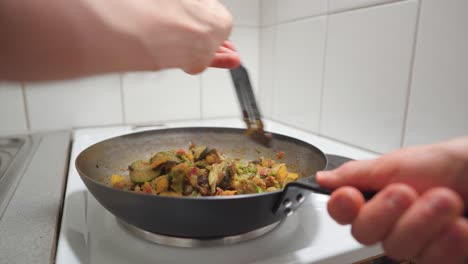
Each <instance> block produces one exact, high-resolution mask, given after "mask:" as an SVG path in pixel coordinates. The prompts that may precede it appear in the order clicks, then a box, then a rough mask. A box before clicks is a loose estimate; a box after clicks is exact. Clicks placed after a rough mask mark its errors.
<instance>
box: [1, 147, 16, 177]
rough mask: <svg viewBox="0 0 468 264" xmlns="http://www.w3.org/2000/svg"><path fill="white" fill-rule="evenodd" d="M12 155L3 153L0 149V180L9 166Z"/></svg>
mask: <svg viewBox="0 0 468 264" xmlns="http://www.w3.org/2000/svg"><path fill="white" fill-rule="evenodd" d="M12 159H13V155H12V154H11V153H10V152H7V151H3V150H1V149H0V179H1V178H2V176H3V174H4V173H5V171H6V170H7V168H8V166H9V165H10V162H11V160H12Z"/></svg>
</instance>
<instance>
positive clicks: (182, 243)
mask: <svg viewBox="0 0 468 264" xmlns="http://www.w3.org/2000/svg"><path fill="white" fill-rule="evenodd" d="M117 222H118V223H119V224H120V226H121V227H123V228H124V229H126V230H127V231H129V232H130V233H131V234H133V235H135V236H137V237H139V238H142V239H144V240H147V241H150V242H153V243H156V244H161V245H165V246H173V247H184V248H195V247H211V246H226V245H232V244H237V243H240V242H244V241H247V240H251V239H254V238H257V237H260V236H262V235H265V234H266V233H268V232H270V231H271V230H273V229H274V228H275V227H277V226H278V225H279V224H280V223H281V221H279V222H276V223H273V224H271V225H268V226H265V227H262V228H260V229H257V230H254V231H250V232H247V233H244V234H240V235H234V236H227V237H221V238H210V239H196V238H184V237H172V236H167V235H160V234H155V233H151V232H148V231H146V230H143V229H141V228H138V227H136V226H133V225H130V224H128V223H126V222H124V221H122V220H120V219H118V218H117Z"/></svg>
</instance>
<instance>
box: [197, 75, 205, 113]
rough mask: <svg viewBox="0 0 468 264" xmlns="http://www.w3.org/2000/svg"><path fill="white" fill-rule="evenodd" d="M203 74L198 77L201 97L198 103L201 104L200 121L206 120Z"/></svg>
mask: <svg viewBox="0 0 468 264" xmlns="http://www.w3.org/2000/svg"><path fill="white" fill-rule="evenodd" d="M202 75H203V74H200V76H199V77H198V89H199V93H198V95H199V96H200V98H199V100H198V102H199V103H200V107H199V109H200V119H201V120H204V117H203V77H202Z"/></svg>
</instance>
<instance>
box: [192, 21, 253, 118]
mask: <svg viewBox="0 0 468 264" xmlns="http://www.w3.org/2000/svg"><path fill="white" fill-rule="evenodd" d="M231 40H232V42H233V43H234V45H235V46H236V49H237V50H238V52H239V54H240V56H241V60H242V63H243V64H244V66H245V67H246V68H247V71H248V72H249V76H250V81H251V83H252V86H253V88H254V91H255V92H256V93H258V64H259V62H258V50H259V48H258V46H259V29H258V28H245V27H235V28H234V30H233V33H232V36H231ZM201 94H202V99H201V108H202V117H203V118H217V117H232V116H240V108H239V103H238V102H237V97H236V94H235V90H234V86H233V84H232V80H231V76H230V74H229V71H228V70H225V69H208V70H207V71H206V72H205V73H203V74H202V92H201Z"/></svg>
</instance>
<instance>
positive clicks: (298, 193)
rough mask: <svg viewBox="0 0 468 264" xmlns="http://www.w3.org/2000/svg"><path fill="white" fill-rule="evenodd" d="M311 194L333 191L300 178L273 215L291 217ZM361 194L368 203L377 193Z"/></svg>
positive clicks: (290, 185)
mask: <svg viewBox="0 0 468 264" xmlns="http://www.w3.org/2000/svg"><path fill="white" fill-rule="evenodd" d="M311 192H314V193H321V194H327V195H330V194H331V193H332V192H333V190H329V189H325V188H322V187H320V185H319V184H318V183H317V181H316V179H315V175H313V176H310V177H307V178H302V179H300V180H298V181H296V182H290V183H288V184H287V185H286V187H285V188H284V191H283V193H282V195H281V198H280V199H279V201H278V202H277V203H276V205H275V207H274V208H273V213H274V214H275V215H285V216H289V215H291V214H292V213H293V212H294V211H295V210H297V208H299V206H300V205H301V204H302V202H304V201H305V199H306V198H307V197H308V196H309V195H310V194H311ZM362 194H363V196H364V199H366V201H369V200H370V199H371V198H372V197H374V195H375V194H377V192H362ZM464 216H465V218H468V208H465V214H464Z"/></svg>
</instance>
